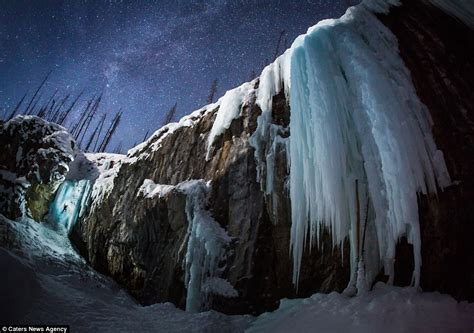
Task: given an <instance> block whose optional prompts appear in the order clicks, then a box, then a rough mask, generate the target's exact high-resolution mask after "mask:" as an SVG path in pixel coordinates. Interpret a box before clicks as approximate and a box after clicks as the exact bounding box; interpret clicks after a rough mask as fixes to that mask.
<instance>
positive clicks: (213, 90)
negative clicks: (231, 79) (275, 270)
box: [207, 79, 217, 104]
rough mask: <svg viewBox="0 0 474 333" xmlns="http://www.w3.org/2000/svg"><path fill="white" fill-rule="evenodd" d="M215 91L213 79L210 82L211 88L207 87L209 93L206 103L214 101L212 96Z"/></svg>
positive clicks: (215, 83) (215, 85) (215, 81)
mask: <svg viewBox="0 0 474 333" xmlns="http://www.w3.org/2000/svg"><path fill="white" fill-rule="evenodd" d="M216 93H217V79H214V80H213V81H212V83H211V88H210V89H209V95H208V96H207V103H208V104H211V103H213V102H214V97H215V95H216Z"/></svg>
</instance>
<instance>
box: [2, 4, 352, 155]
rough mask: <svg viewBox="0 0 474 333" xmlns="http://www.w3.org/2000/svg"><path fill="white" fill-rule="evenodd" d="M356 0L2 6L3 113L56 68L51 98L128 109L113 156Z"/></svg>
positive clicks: (241, 77)
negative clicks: (97, 97)
mask: <svg viewBox="0 0 474 333" xmlns="http://www.w3.org/2000/svg"><path fill="white" fill-rule="evenodd" d="M351 2H352V3H354V1H349V0H300V1H291V0H273V1H270V0H233V1H232V0H229V1H227V0H207V1H200V0H172V1H166V0H163V1H161V0H156V1H152V0H146V1H145V0H128V1H125V0H63V1H61V0H28V1H26V0H0V108H1V109H7V110H10V109H12V108H13V107H14V106H15V105H16V103H17V102H18V101H19V100H20V99H21V97H22V96H23V95H24V94H25V93H26V92H27V91H29V92H30V93H31V92H33V91H34V90H35V88H36V87H37V86H38V85H39V84H40V82H41V81H42V79H43V78H44V77H45V76H46V74H47V73H48V72H49V71H52V73H51V76H50V78H49V79H48V81H47V83H46V85H45V86H44V89H43V95H44V98H45V99H47V97H49V95H51V94H52V93H53V92H54V91H55V90H56V89H59V92H60V94H61V95H63V96H65V95H66V94H68V93H72V94H78V93H79V92H80V91H81V90H83V89H85V94H84V96H92V95H94V94H98V93H100V92H103V94H104V97H103V102H102V103H101V107H100V110H101V112H107V114H108V117H109V118H110V119H111V118H112V116H113V114H114V113H115V112H117V111H118V110H119V109H120V108H121V109H122V111H123V118H122V122H121V124H120V127H119V129H118V134H117V135H116V136H115V137H114V141H115V142H112V144H111V146H110V147H109V149H108V150H111V148H113V146H114V145H117V144H118V142H119V141H122V142H123V145H124V147H125V148H130V147H131V146H132V145H133V144H134V143H136V142H141V141H142V139H143V136H144V135H145V133H146V132H147V131H148V130H149V131H150V133H151V132H153V131H154V130H156V129H158V128H159V127H160V126H161V124H162V122H163V118H164V115H165V113H166V111H167V110H168V109H169V108H170V107H171V106H172V105H173V104H174V103H175V102H177V110H178V115H177V116H178V118H180V117H181V116H183V115H186V114H189V113H190V112H192V111H194V110H196V109H198V108H199V107H201V106H203V105H205V104H207V103H206V99H207V96H208V94H209V88H210V86H211V84H212V81H213V80H214V79H217V80H218V89H217V96H221V95H223V94H224V93H225V91H226V90H228V89H230V88H232V87H235V86H238V85H240V84H241V83H243V82H245V81H248V80H249V78H250V76H251V72H252V71H255V72H256V73H257V74H258V73H260V71H261V70H262V68H263V65H264V63H265V62H266V61H268V60H272V58H273V57H274V54H275V49H276V45H277V41H278V38H279V35H280V32H281V31H282V30H285V31H286V35H285V36H286V39H287V41H288V42H287V43H288V46H289V45H291V42H292V41H293V40H294V38H296V36H298V35H299V34H302V33H304V32H306V30H307V29H308V27H310V26H312V25H314V24H316V23H317V22H318V21H319V20H321V19H324V18H331V17H339V16H340V15H342V14H343V13H344V12H345V10H346V8H347V7H348V5H349V4H350V3H351ZM283 43H284V42H283V41H282V44H283ZM282 51H283V49H282V48H281V49H280V52H279V53H282ZM48 93H49V95H48ZM82 102H83V103H85V100H84V101H82ZM109 118H108V119H109Z"/></svg>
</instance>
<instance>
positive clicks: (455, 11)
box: [430, 0, 474, 28]
mask: <svg viewBox="0 0 474 333" xmlns="http://www.w3.org/2000/svg"><path fill="white" fill-rule="evenodd" d="M430 2H431V3H432V4H433V5H435V6H436V7H439V8H440V9H441V10H443V11H444V12H446V13H448V14H450V15H452V16H454V17H456V18H457V19H459V20H460V21H462V22H464V23H465V24H466V25H467V26H469V27H470V28H474V1H472V0H430Z"/></svg>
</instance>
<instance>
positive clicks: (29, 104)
mask: <svg viewBox="0 0 474 333" xmlns="http://www.w3.org/2000/svg"><path fill="white" fill-rule="evenodd" d="M52 72H53V71H49V73H48V74H47V75H46V77H45V78H44V79H43V81H42V82H41V84H40V85H39V87H38V89H36V91H35V93H34V94H33V97H31V100H30V103H28V106H27V107H26V109H25V112H24V114H29V112H30V107H31V105H32V104H33V101H34V100H35V98H36V96H37V95H38V93H39V91H40V90H41V88H43V86H44V84H45V83H46V81H47V80H48V78H49V76H50V75H51V73H52Z"/></svg>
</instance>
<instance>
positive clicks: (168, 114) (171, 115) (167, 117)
mask: <svg viewBox="0 0 474 333" xmlns="http://www.w3.org/2000/svg"><path fill="white" fill-rule="evenodd" d="M177 106H178V102H176V103H174V105H173V106H172V107H171V108H170V109H169V110H168V112H166V115H165V119H164V120H163V124H162V126H165V125H167V124H169V123H171V122H172V121H173V120H174V117H175V115H176V109H177Z"/></svg>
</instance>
